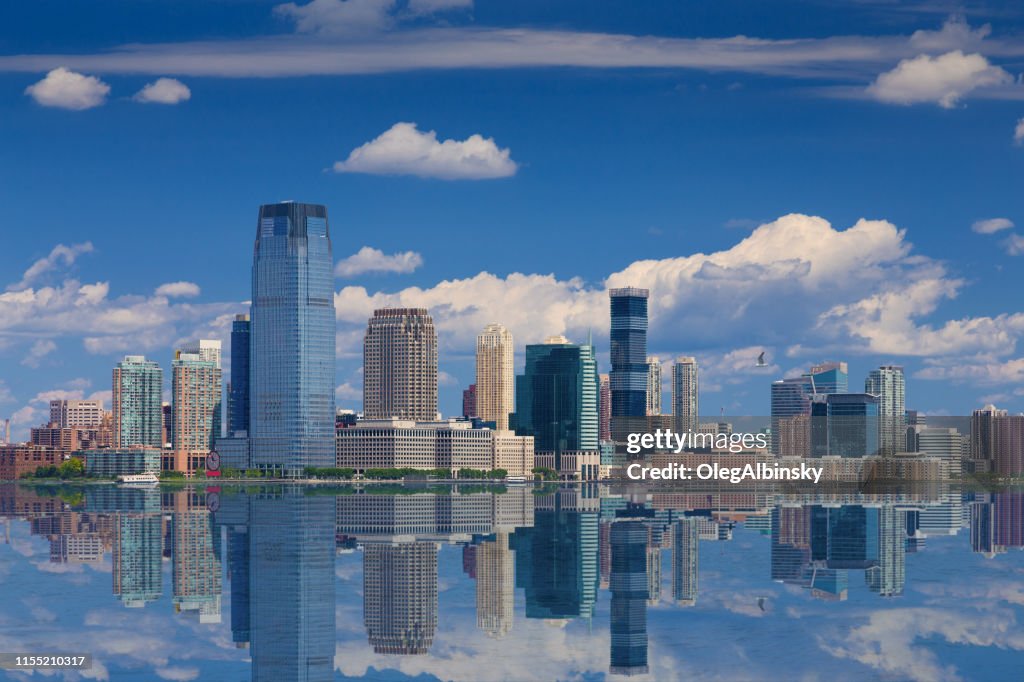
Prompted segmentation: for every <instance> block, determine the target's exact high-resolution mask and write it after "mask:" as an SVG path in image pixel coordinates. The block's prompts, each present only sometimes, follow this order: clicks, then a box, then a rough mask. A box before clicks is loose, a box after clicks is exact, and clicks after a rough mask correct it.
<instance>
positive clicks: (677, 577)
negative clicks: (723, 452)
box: [0, 484, 1024, 682]
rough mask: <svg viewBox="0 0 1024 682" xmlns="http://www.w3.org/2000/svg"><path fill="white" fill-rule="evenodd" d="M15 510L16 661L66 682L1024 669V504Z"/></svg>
mask: <svg viewBox="0 0 1024 682" xmlns="http://www.w3.org/2000/svg"><path fill="white" fill-rule="evenodd" d="M0 517H2V519H0V520H2V522H3V523H4V524H5V527H4V528H3V529H0V532H3V534H4V542H3V543H2V544H0V585H2V592H0V652H12V653H13V652H49V653H56V652H60V653H89V654H92V656H93V657H94V663H93V667H92V669H90V670H88V671H82V672H65V673H59V674H57V676H56V679H61V675H63V679H83V678H91V679H112V680H159V679H166V680H191V679H203V680H206V679H209V680H250V679H252V680H274V681H275V682H276V681H287V680H329V679H348V678H366V679H381V680H405V679H418V680H434V679H442V680H506V679H512V680H519V679H523V680H528V679H529V680H562V679H577V680H598V679H617V678H620V677H624V676H633V677H639V678H640V679H658V680H668V679H725V680H736V679H739V680H746V679H749V680H760V679H765V680H795V679H805V680H817V679H828V680H868V679H892V680H907V679H912V680H955V679H968V680H1001V679H1021V674H1022V673H1021V670H1022V669H1024V665H1022V664H1024V627H1021V624H1022V621H1024V552H1022V551H1021V548H1022V547H1024V490H1012V491H1007V492H998V493H995V492H993V493H985V492H970V493H967V492H961V491H958V490H953V491H949V490H937V491H936V490H929V491H926V492H923V493H915V494H897V493H884V494H882V493H879V494H865V493H845V494H842V495H840V494H835V495H828V494H824V493H803V494H800V495H796V494H790V495H785V494H781V493H773V492H771V491H770V490H769V491H767V492H766V491H764V490H761V491H749V490H742V489H733V488H729V487H725V488H723V489H722V490H721V491H717V492H716V491H693V492H689V493H687V492H684V491H675V492H665V493H654V492H650V491H643V490H633V491H621V492H615V491H611V490H609V489H605V488H600V489H599V488H597V487H594V488H584V489H581V488H579V487H573V488H547V489H544V490H534V489H533V488H509V489H507V490H501V489H498V490H496V491H485V490H483V489H480V488H469V489H461V490H460V489H458V488H437V487H435V488H427V489H425V488H402V487H396V486H391V487H375V488H373V487H368V488H366V489H364V490H357V489H355V488H309V487H284V488H282V487H265V488H258V487H253V488H248V489H242V488H224V489H222V490H219V491H217V492H214V493H212V494H211V493H210V492H204V491H203V490H202V489H183V488H178V489H168V488H162V489H158V488H153V489H132V488H125V487H116V486H86V487H82V488H65V489H59V490H58V489H53V488H51V489H44V488H31V487H19V486H17V485H14V484H9V485H3V486H0ZM3 674H4V673H2V672H0V675H3ZM7 675H8V676H9V677H10V678H12V679H23V678H28V675H27V674H25V673H13V672H11V673H7ZM36 678H37V679H41V676H39V675H38V674H37V676H36ZM47 679H55V678H54V677H50V678H47Z"/></svg>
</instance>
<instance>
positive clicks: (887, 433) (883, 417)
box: [864, 365, 906, 456]
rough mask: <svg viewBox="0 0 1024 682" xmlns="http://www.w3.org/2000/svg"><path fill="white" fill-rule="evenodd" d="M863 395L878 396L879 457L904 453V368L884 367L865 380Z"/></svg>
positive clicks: (874, 371) (873, 371)
mask: <svg viewBox="0 0 1024 682" xmlns="http://www.w3.org/2000/svg"><path fill="white" fill-rule="evenodd" d="M864 392H865V393H870V394H871V395H876V396H878V421H879V423H878V430H879V454H881V455H882V456H888V455H893V454H895V453H897V452H902V451H903V448H904V447H905V445H906V381H905V379H904V377H903V368H902V367H899V366H896V365H883V366H881V367H879V368H878V369H873V370H871V372H870V373H869V374H868V377H867V379H866V380H865V381H864Z"/></svg>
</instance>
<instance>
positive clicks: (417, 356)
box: [363, 308, 437, 421]
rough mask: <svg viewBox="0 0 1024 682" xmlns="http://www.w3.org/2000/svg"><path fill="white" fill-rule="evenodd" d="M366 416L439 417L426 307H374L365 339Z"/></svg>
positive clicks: (431, 330) (433, 347) (434, 342)
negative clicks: (375, 308) (377, 308)
mask: <svg viewBox="0 0 1024 682" xmlns="http://www.w3.org/2000/svg"><path fill="white" fill-rule="evenodd" d="M363 414H364V415H365V417H366V418H367V419H386V418H389V417H398V418H400V419H413V420H418V421H431V420H434V419H437V330H436V329H434V320H433V319H432V318H431V317H430V314H429V313H428V312H427V310H426V309H425V308H382V309H380V310H374V311H373V317H371V318H370V321H369V324H368V325H367V327H366V335H365V337H364V341H363Z"/></svg>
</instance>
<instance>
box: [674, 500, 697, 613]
mask: <svg viewBox="0 0 1024 682" xmlns="http://www.w3.org/2000/svg"><path fill="white" fill-rule="evenodd" d="M697 540H698V533H697V522H696V521H695V520H694V519H692V518H686V517H684V518H682V519H679V520H678V521H676V522H675V523H674V524H672V598H673V599H674V600H675V602H676V604H677V605H679V606H693V605H694V604H696V603H697V561H698V559H697V557H698V554H697Z"/></svg>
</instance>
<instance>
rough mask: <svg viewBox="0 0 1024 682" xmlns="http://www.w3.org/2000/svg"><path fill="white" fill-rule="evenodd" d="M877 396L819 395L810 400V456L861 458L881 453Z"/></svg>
mask: <svg viewBox="0 0 1024 682" xmlns="http://www.w3.org/2000/svg"><path fill="white" fill-rule="evenodd" d="M878 401H879V399H878V396H876V395H871V394H868V393H830V394H828V395H816V396H814V400H813V401H812V402H811V456H812V457H826V456H831V457H843V458H850V457H854V458H859V457H869V456H874V455H877V454H878V447H879V428H878V421H879V420H878Z"/></svg>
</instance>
